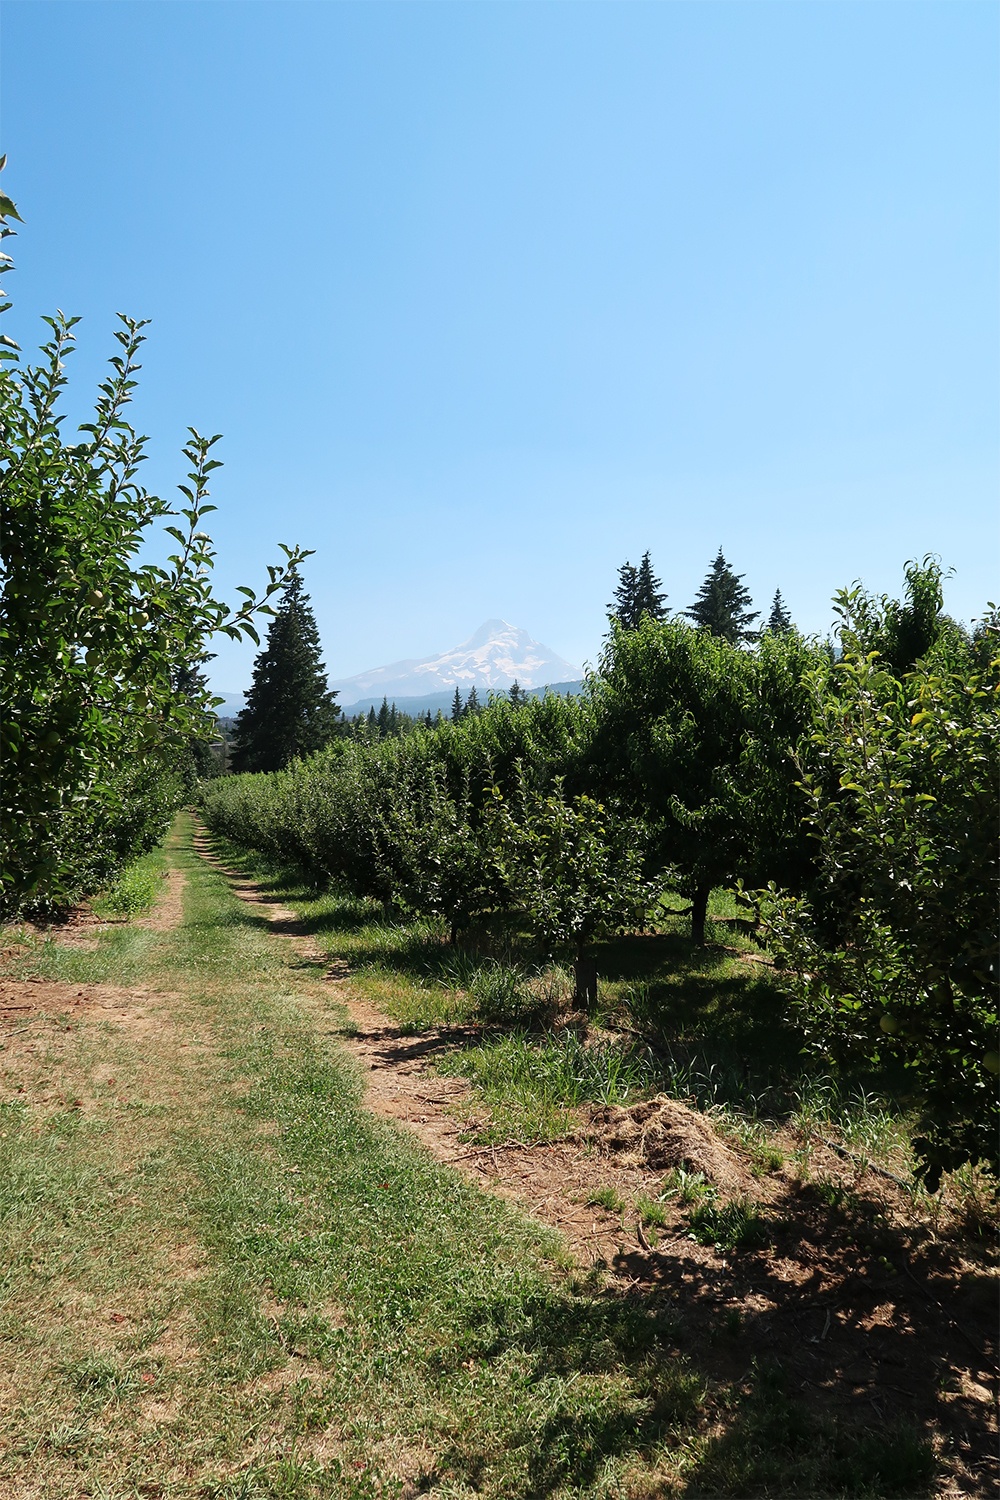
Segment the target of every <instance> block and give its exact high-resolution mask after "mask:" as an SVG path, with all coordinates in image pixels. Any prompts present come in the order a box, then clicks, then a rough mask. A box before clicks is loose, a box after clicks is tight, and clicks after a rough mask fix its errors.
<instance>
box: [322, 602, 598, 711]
mask: <svg viewBox="0 0 1000 1500" xmlns="http://www.w3.org/2000/svg"><path fill="white" fill-rule="evenodd" d="M582 676H583V673H582V672H581V670H580V668H579V667H574V666H572V665H571V664H570V663H569V662H568V661H565V660H564V659H563V658H562V657H561V656H557V655H556V653H555V652H554V651H552V650H550V648H549V647H548V646H543V645H542V644H541V642H540V641H535V640H532V638H531V636H530V635H529V634H528V632H527V631H526V630H518V628H517V626H516V625H509V624H508V623H507V621H506V620H487V621H485V623H484V624H482V625H480V627H479V629H478V630H477V631H476V632H475V634H474V635H470V636H469V639H468V640H467V641H463V642H462V644H461V645H460V646H455V647H453V649H452V650H451V651H442V652H441V654H440V656H426V657H423V658H422V659H420V660H414V661H394V662H390V664H389V665H388V666H385V667H373V668H372V669H371V670H370V671H368V672H359V673H358V674H357V676H356V677H342V678H341V679H340V680H339V681H338V682H331V683H330V686H331V688H334V689H336V691H337V692H338V693H339V694H340V701H341V703H343V704H350V703H353V702H354V701H355V700H357V701H360V700H361V699H367V698H369V697H370V698H373V699H378V700H379V701H381V700H382V698H383V697H386V698H388V699H389V700H390V702H391V701H392V700H393V699H394V698H395V699H399V698H419V697H425V696H426V695H427V694H429V693H441V692H451V691H453V690H454V689H455V688H456V687H457V688H460V689H461V691H462V693H463V694H465V693H467V692H468V690H469V688H471V687H474V688H475V689H476V691H477V692H478V693H483V692H488V691H489V690H490V689H491V688H492V689H494V690H496V691H497V692H500V691H503V690H504V689H506V688H509V687H511V686H512V684H513V683H514V681H515V680H516V681H517V682H519V683H520V685H521V687H523V688H538V687H544V686H545V685H546V684H547V683H550V682H560V683H561V682H569V681H574V680H578V679H579V678H581V677H582Z"/></svg>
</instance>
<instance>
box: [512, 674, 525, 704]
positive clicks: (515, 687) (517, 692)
mask: <svg viewBox="0 0 1000 1500" xmlns="http://www.w3.org/2000/svg"><path fill="white" fill-rule="evenodd" d="M508 696H509V698H510V701H511V704H512V706H513V707H514V708H520V706H521V704H522V703H524V702H525V700H526V699H527V696H528V695H527V693H526V692H525V691H524V688H523V687H522V686H521V684H520V683H519V682H518V680H517V678H516V677H515V678H514V681H513V682H512V683H511V685H510V693H509V695H508Z"/></svg>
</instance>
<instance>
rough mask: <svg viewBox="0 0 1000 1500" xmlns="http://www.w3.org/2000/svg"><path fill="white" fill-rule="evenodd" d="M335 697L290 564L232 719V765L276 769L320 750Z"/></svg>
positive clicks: (328, 734) (331, 726)
mask: <svg viewBox="0 0 1000 1500" xmlns="http://www.w3.org/2000/svg"><path fill="white" fill-rule="evenodd" d="M335 700H336V694H335V693H331V692H330V691H329V690H328V688H327V685H326V671H325V669H324V667H323V663H322V661H321V660H320V644H319V632H318V631H317V629H316V621H315V618H314V616H313V612H312V608H311V607H310V604H309V596H308V594H306V593H305V592H304V591H303V587H302V577H301V575H300V573H299V570H298V568H297V567H295V566H293V567H291V568H289V571H288V576H287V578H286V579H285V582H284V584H283V586H282V598H281V603H280V604H279V606H278V608H277V610H276V611H275V615H274V618H273V620H272V621H271V623H270V626H269V627H268V632H267V645H266V647H265V648H264V650H263V651H262V652H261V653H260V655H259V656H258V657H257V660H256V661H255V662H254V669H253V681H252V683H251V685H250V688H249V691H248V692H247V696H246V707H245V708H244V709H243V711H242V713H240V714H239V715H238V716H237V719H236V735H235V743H234V746H233V754H232V767H233V770H234V771H280V770H281V769H282V768H283V767H284V766H287V765H288V763H289V762H290V761H292V760H296V759H297V758H298V757H300V756H303V755H311V754H312V753H313V752H315V751H316V750H321V749H322V748H323V746H324V745H327V744H329V742H330V740H331V739H332V738H333V736H334V734H335V733H336V731H337V716H338V714H339V712H340V710H339V709H338V707H337V705H336V701H335ZM383 706H384V705H383ZM379 729H380V731H381V722H380V724H379Z"/></svg>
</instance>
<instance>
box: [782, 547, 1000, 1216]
mask: <svg viewBox="0 0 1000 1500" xmlns="http://www.w3.org/2000/svg"><path fill="white" fill-rule="evenodd" d="M921 574H922V576H920V575H921ZM907 581H908V590H907V592H908V598H909V604H906V603H904V604H899V603H898V602H897V601H892V600H876V599H872V598H871V597H869V596H867V595H865V594H864V593H863V592H862V591H861V590H860V589H858V588H855V589H852V590H849V591H844V592H843V593H841V594H839V595H838V596H837V600H836V605H837V613H838V615H839V617H840V626H839V635H840V644H841V648H842V654H841V657H840V659H839V661H838V662H837V663H836V665H835V666H834V667H833V669H832V674H833V683H832V684H831V683H830V681H829V677H830V672H829V671H826V672H819V673H815V674H813V676H812V678H811V679H810V682H809V686H810V689H811V692H812V694H813V698H814V707H815V720H816V727H815V731H814V735H813V747H812V748H813V764H812V766H811V767H807V768H806V769H805V771H804V773H803V786H804V790H805V793H806V795H807V798H808V801H807V804H806V811H807V817H808V825H809V828H810V830H811V833H812V835H813V839H814V842H815V844H816V848H817V855H818V870H817V875H816V878H815V881H814V883H813V886H812V889H811V891H810V892H809V894H808V898H807V897H806V896H800V897H798V898H794V897H791V896H789V895H786V894H782V893H779V892H777V891H776V890H772V891H771V892H770V893H769V895H766V896H764V897H763V898H762V901H761V910H762V913H763V915H764V918H765V923H766V931H767V933H768V936H769V941H770V944H771V946H772V947H773V949H774V951H775V953H776V955H777V956H778V957H779V959H780V960H781V961H782V963H783V965H784V968H783V970H782V971H781V972H782V973H783V974H784V976H785V978H786V981H787V983H788V985H789V986H790V987H791V989H792V991H793V993H794V994H795V995H796V996H797V998H798V1001H799V1005H800V1009H801V1013H802V1016H803V1018H804V1020H805V1022H806V1025H807V1027H808V1028H809V1031H810V1033H811V1035H812V1038H813V1043H814V1046H815V1048H816V1049H817V1051H819V1052H821V1053H822V1054H823V1055H825V1056H827V1057H830V1058H833V1059H834V1060H835V1061H844V1060H845V1059H854V1060H858V1059H860V1060H861V1061H863V1062H864V1063H865V1064H867V1065H868V1066H871V1067H875V1068H877V1067H879V1066H880V1065H881V1064H882V1063H884V1062H885V1061H886V1060H887V1059H896V1060H897V1061H898V1062H901V1063H902V1064H903V1065H904V1067H905V1068H906V1070H907V1073H908V1074H909V1077H910V1080H911V1087H910V1092H911V1095H912V1097H913V1099H914V1101H915V1103H916V1105H917V1107H918V1111H919V1116H920V1124H921V1132H920V1134H919V1135H918V1137H917V1139H916V1140H915V1142H914V1144H915V1146H916V1149H917V1153H918V1158H919V1171H920V1174H921V1175H922V1176H923V1178H924V1180H925V1182H926V1184H927V1186H928V1187H929V1188H930V1189H931V1190H932V1191H933V1190H934V1189H935V1188H936V1187H937V1186H938V1183H939V1182H940V1179H941V1174H942V1172H943V1171H948V1170H952V1169H954V1168H956V1167H959V1166H961V1165H963V1164H964V1163H965V1162H969V1161H972V1162H975V1161H983V1162H986V1163H989V1164H995V1152H996V1142H997V1135H998V1126H1000V1113H998V1108H997V1076H996V1075H997V1072H998V1070H1000V1057H998V1054H997V1020H998V994H997V980H998V973H997V951H998V935H997V909H998V901H1000V879H998V852H997V836H996V831H997V826H998V822H1000V808H998V786H1000V628H998V626H1000V620H998V617H997V613H996V611H995V610H994V611H992V612H991V613H990V615H988V616H987V619H986V621H985V622H983V626H982V627H981V631H980V639H981V640H985V641H988V642H990V643H991V645H992V653H991V655H990V656H989V659H988V660H987V661H986V662H985V663H984V662H982V661H981V660H979V659H977V655H979V656H981V655H982V653H977V650H976V649H975V648H974V646H973V643H972V642H971V641H969V639H968V638H967V637H965V636H964V635H963V634H962V633H961V632H959V631H958V630H957V629H950V630H943V631H941V632H940V633H939V635H938V638H937V640H936V641H935V642H933V643H932V644H931V645H930V646H929V647H926V649H924V650H923V651H922V652H921V656H920V659H919V661H918V664H917V665H916V666H915V667H914V669H913V670H912V671H909V672H905V673H902V674H900V673H899V672H898V671H897V670H895V669H894V665H893V664H892V663H888V662H886V661H884V660H883V658H882V656H881V655H880V653H879V652H878V651H873V650H870V649H869V647H870V642H871V639H872V635H873V633H875V634H877V635H880V636H881V637H882V638H884V639H885V640H887V641H888V642H890V643H895V645H896V647H897V649H898V651H899V654H898V655H897V657H896V660H897V661H898V660H901V659H904V660H905V657H906V656H907V655H909V654H910V653H911V652H912V651H913V650H914V649H916V646H915V644H914V638H916V641H917V643H919V644H925V643H926V640H927V636H928V635H929V634H930V633H931V632H930V626H931V624H932V622H933V620H934V619H936V617H937V613H938V611H939V609H940V600H939V599H938V606H937V609H934V607H933V605H934V599H935V597H936V586H937V585H939V583H940V575H939V573H938V572H937V568H936V564H934V563H933V561H928V562H925V565H924V568H923V569H921V568H920V567H919V565H914V564H911V565H910V566H909V568H908V570H907ZM911 611H912V612H911ZM914 618H916V621H917V622H918V624H917V626H916V627H913V626H912V624H910V623H907V622H908V621H909V622H912V621H913V620H914ZM921 620H922V621H923V624H922V625H920V624H919V622H920V621H921ZM900 622H903V624H902V626H901V623H900ZM911 630H912V634H911ZM903 640H907V641H908V642H909V644H908V645H906V646H905V648H904V647H902V646H901V644H900V643H901V641H903Z"/></svg>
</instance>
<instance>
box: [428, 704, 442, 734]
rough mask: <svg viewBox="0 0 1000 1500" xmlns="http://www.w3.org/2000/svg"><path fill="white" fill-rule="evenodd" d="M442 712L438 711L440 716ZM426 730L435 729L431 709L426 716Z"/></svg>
mask: <svg viewBox="0 0 1000 1500" xmlns="http://www.w3.org/2000/svg"><path fill="white" fill-rule="evenodd" d="M440 712H441V710H440V709H438V713H439V714H440ZM424 728H425V729H433V728H434V720H433V719H432V718H431V711H430V709H428V710H427V712H426V713H425V714H424Z"/></svg>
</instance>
